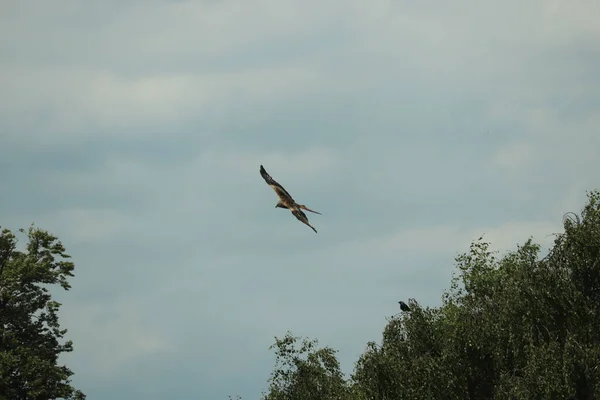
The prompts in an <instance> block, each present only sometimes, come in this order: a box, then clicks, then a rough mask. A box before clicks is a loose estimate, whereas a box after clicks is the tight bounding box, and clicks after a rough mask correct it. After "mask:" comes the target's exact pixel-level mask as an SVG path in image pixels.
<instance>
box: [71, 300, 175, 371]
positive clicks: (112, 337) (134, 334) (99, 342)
mask: <svg viewBox="0 0 600 400" xmlns="http://www.w3.org/2000/svg"><path fill="white" fill-rule="evenodd" d="M142 315H147V312H146V311H144V310H143V307H140V305H138V304H135V303H134V302H131V301H121V302H118V303H106V302H105V303H103V304H99V303H95V304H91V303H84V304H78V305H74V304H72V303H70V302H66V303H65V304H64V305H63V306H62V308H61V324H63V326H68V328H69V332H68V334H67V337H68V339H73V338H76V341H75V347H76V348H77V351H78V352H80V353H81V354H85V355H86V357H85V364H86V365H85V368H86V369H92V370H93V371H94V372H95V374H97V376H96V378H100V379H104V378H111V377H112V378H114V377H116V376H118V375H119V374H121V373H122V371H123V369H126V368H128V366H131V365H133V364H134V363H136V362H138V363H139V362H140V361H142V360H144V359H145V358H146V357H150V356H156V355H160V354H161V353H164V352H168V351H172V350H174V349H175V348H176V345H175V343H172V342H170V341H168V340H167V339H166V338H165V337H164V336H163V335H162V334H161V333H159V331H158V330H156V329H155V328H154V327H153V326H152V325H151V324H150V323H148V322H145V321H143V320H142V319H141V317H142Z"/></svg>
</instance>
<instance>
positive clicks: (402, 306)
mask: <svg viewBox="0 0 600 400" xmlns="http://www.w3.org/2000/svg"><path fill="white" fill-rule="evenodd" d="M398 304H400V309H401V310H402V311H406V312H408V311H410V307H409V306H408V304H406V303H405V302H403V301H402V300H400V301H399V302H398Z"/></svg>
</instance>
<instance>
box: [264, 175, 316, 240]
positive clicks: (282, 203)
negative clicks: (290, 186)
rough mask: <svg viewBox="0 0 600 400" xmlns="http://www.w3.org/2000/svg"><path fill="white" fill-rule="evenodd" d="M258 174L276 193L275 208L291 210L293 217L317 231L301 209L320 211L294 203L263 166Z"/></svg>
mask: <svg viewBox="0 0 600 400" xmlns="http://www.w3.org/2000/svg"><path fill="white" fill-rule="evenodd" d="M260 175H261V176H262V177H263V178H264V180H265V182H267V184H268V185H269V186H271V188H272V189H273V190H274V191H275V193H277V196H279V201H278V202H277V204H276V205H275V208H287V209H288V210H290V211H291V212H292V214H294V217H296V218H297V219H298V220H299V221H300V222H302V223H304V224H306V225H308V226H310V227H311V228H312V230H313V231H315V233H317V230H316V229H315V228H314V227H313V226H312V225H311V224H310V222H308V217H307V216H306V214H304V212H303V211H302V210H306V211H310V212H313V213H315V214H319V215H321V213H320V212H317V211H313V210H311V209H310V208H308V207H306V206H305V205H303V204H298V203H296V202H295V201H294V199H293V198H292V196H291V195H290V194H289V193H288V192H287V191H286V190H285V189H284V188H283V186H281V185H280V184H279V183H277V182H276V181H275V179H273V178H271V175H269V174H268V173H267V171H265V168H264V167H263V166H262V165H261V166H260Z"/></svg>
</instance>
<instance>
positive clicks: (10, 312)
mask: <svg viewBox="0 0 600 400" xmlns="http://www.w3.org/2000/svg"><path fill="white" fill-rule="evenodd" d="M20 232H22V233H26V234H27V237H28V243H27V245H26V247H25V251H19V250H17V239H16V236H15V235H14V234H13V233H12V232H11V231H10V230H8V229H3V230H2V232H1V234H0V400H30V399H36V400H38V399H39V400H42V399H56V398H64V399H85V395H84V394H83V393H82V392H80V391H78V390H76V389H75V388H73V386H71V384H70V380H69V377H70V376H71V375H73V372H72V371H71V370H70V369H69V368H67V367H66V366H64V365H58V357H59V355H60V354H61V353H65V352H70V351H72V350H73V344H72V342H71V341H65V342H64V343H61V340H62V339H63V338H64V335H65V333H66V332H67V330H66V329H60V325H59V322H58V310H59V307H60V303H58V302H56V301H54V300H52V296H51V293H50V290H49V287H51V286H52V285H59V286H60V287H62V288H63V289H64V290H69V288H70V285H69V283H68V278H69V277H72V276H73V269H74V267H75V266H74V264H73V263H72V262H70V261H66V260H67V259H68V258H69V255H67V254H66V253H65V248H64V246H63V245H62V243H61V242H60V241H58V239H57V238H56V237H55V236H53V235H51V234H49V233H48V232H46V231H43V230H40V229H37V228H34V227H33V226H32V227H30V229H29V231H28V232H25V231H24V230H22V229H21V230H20Z"/></svg>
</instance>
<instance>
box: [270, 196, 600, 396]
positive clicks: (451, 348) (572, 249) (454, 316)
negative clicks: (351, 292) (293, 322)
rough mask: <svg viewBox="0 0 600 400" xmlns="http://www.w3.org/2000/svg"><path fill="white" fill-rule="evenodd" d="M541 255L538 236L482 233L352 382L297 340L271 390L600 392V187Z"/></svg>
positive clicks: (389, 332) (360, 365) (391, 326)
mask: <svg viewBox="0 0 600 400" xmlns="http://www.w3.org/2000/svg"><path fill="white" fill-rule="evenodd" d="M572 215H575V214H572ZM539 256H540V246H539V245H537V244H534V243H533V242H532V240H531V239H529V240H527V241H526V242H525V243H524V244H523V245H521V246H517V249H516V250H514V251H512V252H510V253H508V254H506V255H504V256H503V257H498V256H497V254H495V253H494V252H492V251H490V244H489V243H487V242H485V241H483V240H482V239H481V238H480V239H479V240H477V241H475V242H473V243H472V244H471V246H470V249H469V251H468V252H466V253H464V254H461V255H459V256H458V257H457V258H456V266H457V273H455V275H454V277H453V280H452V282H451V286H450V289H449V290H448V291H447V292H446V293H444V295H443V302H442V305H441V306H440V307H437V308H430V307H426V308H422V307H421V306H420V305H419V304H418V303H417V302H416V301H411V302H410V303H409V306H410V308H411V312H407V313H401V316H399V317H395V318H392V319H391V320H390V321H389V323H388V324H387V326H385V328H384V330H383V338H382V341H381V344H380V345H378V344H376V343H375V342H370V343H368V345H367V348H366V350H365V352H364V353H363V354H362V355H361V356H360V358H359V359H358V361H357V362H356V365H355V369H354V373H353V374H352V376H351V378H350V379H349V380H348V381H343V380H342V379H341V376H342V375H341V373H340V372H339V367H338V364H337V360H335V356H334V353H333V351H332V350H329V349H328V350H327V353H326V354H327V360H328V363H329V365H330V366H332V368H330V369H327V368H323V366H321V365H319V364H318V363H314V362H313V363H303V362H300V363H298V361H297V360H298V358H297V356H296V353H294V352H292V353H290V352H289V350H287V349H288V348H289V343H290V340H291V339H287V341H286V340H285V339H284V340H283V341H279V340H278V341H277V348H278V352H277V355H278V359H281V358H283V359H286V360H289V361H291V363H290V362H288V363H287V364H285V365H284V367H283V368H281V367H278V369H276V371H275V373H274V375H273V376H274V377H275V378H276V379H275V382H276V384H272V385H271V388H270V393H269V394H268V396H267V397H266V398H265V399H269V400H270V399H300V398H302V399H333V398H337V397H335V396H336V395H338V393H342V394H344V398H346V399H356V400H359V399H360V400H367V399H370V400H371V399H373V400H375V399H377V400H385V399H390V400H391V399H394V400H395V399H423V398H427V399H491V398H493V399H511V400H512V399H586V400H589V399H600V193H599V192H598V191H594V192H591V193H589V194H588V203H587V205H586V206H585V208H584V210H583V212H582V213H581V216H580V217H579V216H577V215H575V217H572V216H571V217H570V218H565V220H564V232H563V233H561V234H558V235H557V236H556V238H555V242H554V245H553V247H552V248H551V249H550V251H549V253H548V255H547V256H545V257H543V258H540V257H539ZM284 350H285V351H284ZM302 350H303V351H304V352H306V353H307V357H308V358H310V357H311V356H313V358H314V356H315V355H316V354H320V353H318V352H319V351H320V350H313V348H311V347H307V346H304V347H303V349H302ZM298 365H300V366H301V367H302V368H298ZM286 368H287V369H286ZM299 371H302V372H299ZM305 377H311V378H310V379H309V380H306V378H305ZM272 379H273V378H272ZM323 387H330V388H335V390H334V389H331V390H330V391H323V389H322V388H323Z"/></svg>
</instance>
